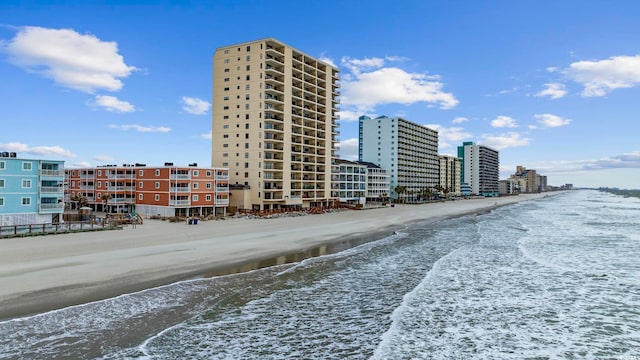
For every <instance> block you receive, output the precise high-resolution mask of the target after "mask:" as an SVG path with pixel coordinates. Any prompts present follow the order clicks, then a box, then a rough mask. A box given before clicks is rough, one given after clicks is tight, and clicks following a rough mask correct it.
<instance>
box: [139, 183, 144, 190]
mask: <svg viewBox="0 0 640 360" xmlns="http://www.w3.org/2000/svg"><path fill="white" fill-rule="evenodd" d="M143 185H144V183H143V182H142V181H140V182H139V183H138V189H142V187H143Z"/></svg>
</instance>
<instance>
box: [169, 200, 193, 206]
mask: <svg viewBox="0 0 640 360" xmlns="http://www.w3.org/2000/svg"><path fill="white" fill-rule="evenodd" d="M185 205H191V201H189V200H169V206H185Z"/></svg>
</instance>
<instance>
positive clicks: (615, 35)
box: [0, 1, 640, 189]
mask: <svg viewBox="0 0 640 360" xmlns="http://www.w3.org/2000/svg"><path fill="white" fill-rule="evenodd" d="M614 5H615V6H614ZM614 5H611V4H607V3H603V2H596V1H583V2H578V1H567V2H561V3H557V2H551V1H537V2H535V3H534V2H517V3H513V2H507V1H496V2H486V3H484V2H469V3H464V4H463V3H449V2H436V1H404V2H398V3H392V4H389V3H388V2H377V1H373V2H370V3H368V5H367V8H366V9H363V8H361V7H362V5H361V3H359V2H349V1H347V2H338V1H325V2H321V3H309V4H305V6H300V7H294V6H290V4H289V3H287V2H284V1H269V2H263V1H217V2H215V3H214V4H213V5H212V4H207V5H201V4H199V3H197V2H192V3H186V4H185V3H175V2H170V1H164V2H154V3H153V4H152V5H119V3H117V2H103V3H101V4H99V5H90V6H89V5H83V4H82V3H81V2H74V1H66V2H56V5H52V4H51V2H43V1H33V2H29V3H27V4H25V3H24V2H19V1H8V2H3V4H1V5H0V79H2V81H0V95H1V96H2V97H3V99H4V104H5V105H4V106H2V107H0V118H1V119H2V124H3V125H2V131H0V151H10V152H17V153H18V156H19V157H24V158H35V159H53V160H64V161H65V167H67V168H69V167H82V166H100V165H105V164H118V165H121V164H123V163H146V164H148V165H149V166H158V165H161V164H163V163H164V162H173V163H175V164H177V165H187V164H190V163H194V162H195V163H198V165H199V166H210V165H211V164H210V159H211V102H212V81H213V79H212V61H213V54H214V52H215V50H216V49H217V48H219V47H224V46H228V45H231V44H234V43H241V42H246V41H252V40H257V39H263V38H274V39H277V40H279V41H281V42H283V43H285V44H287V45H289V46H292V47H295V48H297V49H300V50H301V51H303V52H305V53H307V54H309V55H311V56H313V57H316V58H318V59H320V60H322V61H325V62H327V63H330V64H333V65H335V66H337V67H338V68H339V69H340V71H341V93H342V96H341V104H340V110H341V111H340V117H341V120H340V128H339V130H340V152H339V154H340V158H342V159H346V160H356V159H357V155H358V154H357V153H358V144H357V141H358V140H357V139H358V117H359V116H361V115H367V116H370V117H377V116H382V115H386V116H389V117H402V118H404V119H406V120H409V121H411V122H414V123H417V124H421V125H425V126H428V127H430V128H432V129H435V130H438V131H439V153H440V154H442V155H455V153H456V147H457V146H460V145H462V143H463V142H464V141H473V142H475V143H477V144H479V145H485V146H487V147H490V148H492V149H495V150H498V151H499V152H500V165H501V171H500V179H504V178H507V177H508V176H509V175H510V174H512V173H514V172H515V169H516V166H517V165H522V166H525V167H526V168H528V169H535V170H537V172H538V173H539V174H541V175H546V176H547V177H548V183H549V185H556V186H559V185H562V184H565V183H573V184H574V185H575V186H577V187H597V186H606V187H620V188H629V189H631V188H638V187H640V185H638V183H637V179H640V146H639V145H638V141H637V140H636V139H635V137H636V134H637V133H638V130H640V125H639V124H638V122H636V121H634V120H635V118H634V115H635V113H636V111H635V108H634V100H635V99H636V98H638V96H639V95H640V87H639V86H638V85H640V55H639V54H640V51H639V49H638V47H637V45H636V40H635V39H637V37H638V35H640V25H639V24H638V23H637V19H638V18H640V7H638V6H637V5H636V3H635V2H633V1H618V2H615V4H614Z"/></svg>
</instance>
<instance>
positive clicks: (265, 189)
mask: <svg viewBox="0 0 640 360" xmlns="http://www.w3.org/2000/svg"><path fill="white" fill-rule="evenodd" d="M338 97H339V70H338V69H337V68H336V67H334V66H332V65H330V64H329V63H326V62H323V61H321V60H319V59H316V58H314V57H312V56H309V55H307V54H305V53H303V52H302V51H300V50H297V49H294V48H292V47H290V46H288V45H286V44H284V43H282V42H280V41H278V40H275V39H272V38H267V39H262V40H256V41H251V42H246V43H241V44H236V45H230V46H225V47H221V48H218V49H217V50H216V52H215V55H214V58H213V119H212V161H211V162H212V165H213V166H217V167H223V168H224V167H226V168H229V178H230V181H229V184H230V186H231V187H233V186H234V185H236V186H238V185H239V186H243V187H244V188H245V191H248V192H249V196H248V197H247V196H246V195H245V198H246V199H247V201H245V204H246V206H245V207H249V206H250V207H251V209H253V210H268V209H279V208H287V207H300V206H301V207H313V206H326V205H331V204H332V203H333V202H334V201H335V199H334V198H332V197H331V162H332V158H334V157H336V154H335V151H336V142H337V136H338V130H337V128H338V123H337V120H338V114H337V112H338V103H339V100H338Z"/></svg>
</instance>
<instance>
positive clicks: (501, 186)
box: [498, 178, 520, 195]
mask: <svg viewBox="0 0 640 360" xmlns="http://www.w3.org/2000/svg"><path fill="white" fill-rule="evenodd" d="M498 193H499V194H500V195H516V194H518V193H520V183H519V182H518V180H516V179H512V178H509V179H505V180H500V181H498Z"/></svg>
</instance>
